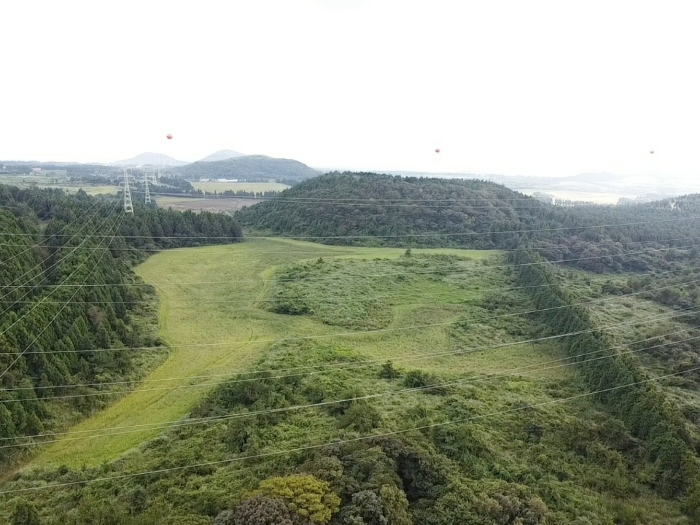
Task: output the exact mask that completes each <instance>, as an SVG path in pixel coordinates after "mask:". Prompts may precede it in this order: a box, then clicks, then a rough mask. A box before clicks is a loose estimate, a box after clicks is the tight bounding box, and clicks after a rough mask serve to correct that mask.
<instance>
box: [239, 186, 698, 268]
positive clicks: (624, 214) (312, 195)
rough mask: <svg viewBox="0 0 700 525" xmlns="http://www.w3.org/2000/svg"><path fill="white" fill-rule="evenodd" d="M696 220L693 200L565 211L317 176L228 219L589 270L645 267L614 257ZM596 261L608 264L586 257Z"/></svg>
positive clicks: (483, 195) (682, 241)
mask: <svg viewBox="0 0 700 525" xmlns="http://www.w3.org/2000/svg"><path fill="white" fill-rule="evenodd" d="M698 216H700V196H698V195H691V196H687V197H682V198H679V199H674V200H673V201H671V200H666V201H657V202H653V203H649V204H643V205H636V206H623V207H617V206H577V207H575V208H571V207H563V206H552V205H548V204H544V203H540V202H538V201H536V200H535V199H532V198H530V197H527V196H525V195H523V194H520V193H517V192H515V191H512V190H510V189H508V188H506V187H505V186H501V185H498V184H495V183H493V182H486V181H479V180H456V179H452V180H450V179H429V178H402V177H398V176H390V175H378V174H373V173H330V174H326V175H322V176H320V177H317V178H315V179H311V180H309V181H306V182H303V183H301V184H299V185H297V186H294V187H293V188H290V189H288V190H285V191H284V192H282V193H281V194H280V195H279V196H278V197H276V198H274V199H271V200H269V201H266V202H263V203H260V204H258V205H255V206H251V207H248V208H244V209H243V210H241V211H239V212H237V218H238V219H239V220H240V222H241V224H242V225H243V226H244V227H247V228H248V230H255V231H259V232H261V233H264V234H274V235H285V236H295V237H296V236H300V237H314V238H316V240H318V241H320V242H323V243H326V244H349V245H384V246H407V247H408V246H422V247H462V248H477V249H493V248H497V249H513V248H516V247H518V246H520V245H521V244H522V243H523V242H525V241H530V242H532V243H533V244H535V245H536V247H537V248H538V249H539V250H540V251H541V252H542V253H543V254H544V255H545V256H546V257H547V258H548V259H550V260H561V259H566V260H569V259H576V260H577V264H578V266H581V267H583V268H585V269H588V270H593V271H605V270H611V269H612V270H621V269H623V268H627V269H635V270H642V269H645V268H648V267H649V265H650V264H651V262H650V260H651V259H653V258H654V257H660V256H664V255H665V253H664V252H663V251H662V252H658V253H655V254H651V255H650V254H639V256H635V255H632V256H629V255H627V256H626V257H618V256H619V255H621V254H622V253H624V252H629V251H630V248H629V244H630V243H639V242H644V243H648V247H658V248H662V249H666V247H668V246H685V245H688V244H692V242H693V239H694V238H696V237H698V235H697V225H698V220H697V217H698ZM601 224H605V225H611V226H606V227H604V228H601V227H599V226H598V225H601ZM401 236H409V237H408V239H406V238H405V237H404V238H402V237H401ZM601 243H603V246H601ZM603 253H607V254H609V255H610V258H609V259H601V258H599V257H596V258H590V257H589V256H592V255H601V254H603Z"/></svg>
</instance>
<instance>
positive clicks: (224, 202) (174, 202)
mask: <svg viewBox="0 0 700 525" xmlns="http://www.w3.org/2000/svg"><path fill="white" fill-rule="evenodd" d="M153 200H155V202H156V203H157V204H158V207H159V208H172V209H173V210H176V211H185V210H192V211H197V212H199V211H210V212H213V213H216V212H224V213H232V212H234V211H236V210H240V209H241V208H243V207H244V206H252V205H253V204H257V203H258V202H262V201H261V200H257V199H230V198H210V199H208V198H206V197H204V198H197V197H170V196H168V197H162V196H154V197H153Z"/></svg>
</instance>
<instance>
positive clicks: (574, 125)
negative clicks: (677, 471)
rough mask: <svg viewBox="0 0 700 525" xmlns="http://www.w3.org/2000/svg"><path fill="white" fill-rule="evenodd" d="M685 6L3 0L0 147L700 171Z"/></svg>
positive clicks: (315, 161) (323, 163)
mask: <svg viewBox="0 0 700 525" xmlns="http://www.w3.org/2000/svg"><path fill="white" fill-rule="evenodd" d="M697 9H698V8H697V7H696V6H695V5H694V2H689V1H687V2H671V1H668V0H666V1H658V2H645V1H643V0H634V1H614V0H605V1H592V0H587V1H585V2H568V1H561V0H557V1H552V2H538V1H532V0H531V1H527V2H523V1H512V2H503V1H494V0H489V1H478V2H476V1H474V2H468V1H458V0H453V1H440V0H426V1H422V2H418V1H411V0H397V1H389V0H386V1H383V0H366V1H365V0H306V1H302V0H300V1H294V0H280V1H267V0H250V1H236V0H231V1H219V2H208V1H203V0H197V1H188V2H185V1H175V0H169V1H164V2H157V1H151V0H138V1H131V0H119V1H116V0H113V1H109V2H108V1H94V0H91V1H86V2H78V1H75V0H61V1H54V0H52V1H46V2H37V1H32V0H23V1H8V2H5V3H3V7H2V37H1V38H2V46H1V49H0V64H2V68H1V71H2V73H0V74H1V75H2V77H3V78H1V79H0V158H2V159H23V160H30V159H31V160H44V161H46V160H60V161H73V160H75V161H100V162H109V161H114V160H118V159H122V158H128V157H132V156H134V155H136V154H138V153H141V152H143V151H154V152H162V153H165V154H168V155H171V156H173V157H175V158H178V159H182V160H196V159H198V158H201V157H203V156H205V155H208V154H210V153H212V152H214V151H216V150H219V149H224V148H228V149H235V150H237V151H241V152H244V153H248V154H253V153H260V154H266V155H271V156H276V157H287V158H294V159H297V160H300V161H302V162H305V163H307V164H309V165H311V166H318V167H341V168H352V169H367V170H370V169H377V170H389V169H404V170H425V171H457V172H469V173H500V174H524V175H546V176H553V175H561V176H566V175H574V174H577V173H581V172H601V171H610V172H616V173H642V174H650V173H654V174H659V175H662V176H665V177H673V178H675V177H684V178H687V177H693V176H696V177H697V176H699V175H700V151H699V148H698V146H700V103H699V101H698V100H699V97H700V74H699V73H698V50H700V31H698V30H697V19H698V17H697ZM167 133H172V134H173V136H174V138H173V140H172V141H167V140H166V139H165V135H166V134H167ZM436 147H439V148H440V149H441V152H440V153H439V154H436V153H435V152H434V149H435V148H436ZM652 149H653V150H654V151H655V153H654V155H651V154H650V153H649V152H650V150H652Z"/></svg>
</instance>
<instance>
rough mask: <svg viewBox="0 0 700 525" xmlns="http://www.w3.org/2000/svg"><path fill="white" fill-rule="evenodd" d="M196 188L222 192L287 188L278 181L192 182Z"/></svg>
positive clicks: (210, 191) (209, 191) (280, 189)
mask: <svg viewBox="0 0 700 525" xmlns="http://www.w3.org/2000/svg"><path fill="white" fill-rule="evenodd" d="M192 186H194V188H195V189H197V190H202V191H206V192H207V193H214V192H217V193H223V192H224V191H228V190H230V191H255V192H264V191H283V190H286V189H287V188H289V186H287V185H286V184H281V183H279V182H193V183H192Z"/></svg>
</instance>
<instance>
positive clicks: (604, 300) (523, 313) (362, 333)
mask: <svg viewBox="0 0 700 525" xmlns="http://www.w3.org/2000/svg"><path fill="white" fill-rule="evenodd" d="M697 281H698V280H693V281H687V282H682V283H674V284H670V285H667V286H663V287H658V288H649V289H646V290H640V291H637V292H631V293H629V294H621V295H616V296H614V297H610V298H607V299H606V298H598V299H591V300H589V301H583V302H580V303H573V304H571V305H564V306H557V307H551V308H543V309H536V310H528V311H522V312H515V313H508V314H501V315H496V316H490V317H484V318H481V319H478V320H477V321H482V322H483V321H486V320H492V319H499V318H504V317H513V316H520V315H528V314H533V313H541V312H546V311H551V310H560V309H562V308H570V307H572V306H583V305H587V304H591V303H596V302H599V301H602V302H606V301H614V300H617V299H624V298H628V297H634V296H636V295H641V294H645V293H650V292H653V291H659V290H664V289H667V288H673V287H675V286H680V285H685V284H691V283H694V282H697ZM459 322H461V321H452V322H444V323H431V324H425V325H415V326H406V327H398V328H378V329H375V330H365V331H362V332H339V333H335V334H320V335H315V336H293V337H283V338H279V339H258V340H255V341H251V340H247V341H226V342H221V343H190V344H182V345H170V346H168V348H190V347H212V346H230V345H236V344H262V343H273V344H274V343H279V342H283V341H294V340H310V339H320V338H329V337H344V336H363V335H373V334H377V333H385V332H394V331H405V330H416V329H420V328H432V327H437V326H451V325H454V324H457V323H459ZM155 348H159V347H153V346H142V347H127V348H95V349H90V350H62V351H61V352H60V353H82V352H115V351H125V350H153V349H155ZM27 353H34V354H50V353H57V352H56V351H34V352H27ZM0 355H13V354H12V353H8V352H4V353H3V352H0Z"/></svg>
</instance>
